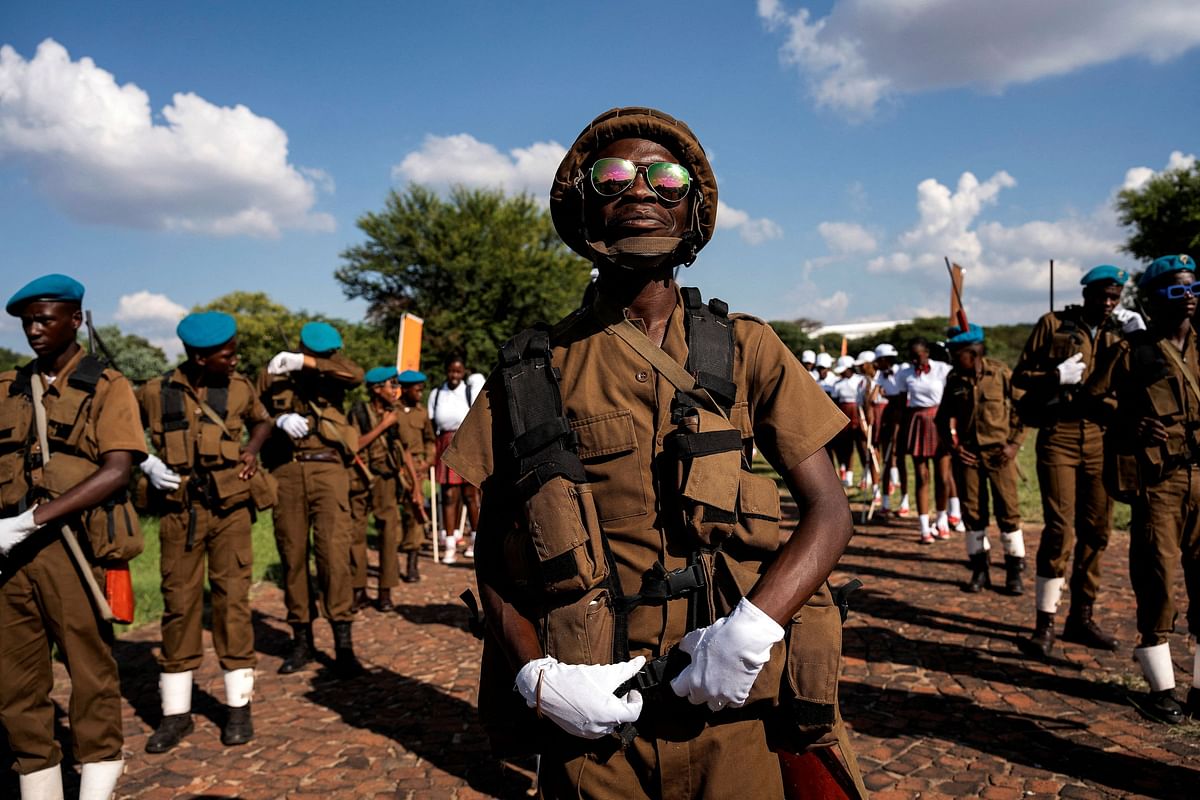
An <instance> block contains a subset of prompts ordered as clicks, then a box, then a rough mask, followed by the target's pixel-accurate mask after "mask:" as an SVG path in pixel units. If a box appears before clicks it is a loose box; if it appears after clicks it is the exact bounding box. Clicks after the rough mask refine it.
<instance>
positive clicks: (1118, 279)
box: [1013, 264, 1144, 655]
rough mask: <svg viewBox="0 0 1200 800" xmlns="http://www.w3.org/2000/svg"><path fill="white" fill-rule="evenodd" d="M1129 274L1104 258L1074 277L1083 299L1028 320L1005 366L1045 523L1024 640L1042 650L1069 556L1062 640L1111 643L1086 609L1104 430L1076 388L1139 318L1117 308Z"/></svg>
mask: <svg viewBox="0 0 1200 800" xmlns="http://www.w3.org/2000/svg"><path fill="white" fill-rule="evenodd" d="M1128 280H1129V274H1128V273H1127V272H1125V270H1123V269H1119V268H1117V267H1114V266H1111V265H1107V264H1105V265H1101V266H1098V267H1095V268H1093V269H1091V270H1089V271H1088V272H1087V274H1086V275H1084V276H1083V280H1081V281H1080V283H1081V284H1082V285H1083V305H1070V306H1067V307H1066V308H1064V309H1063V310H1061V311H1051V312H1050V313H1049V314H1046V315H1045V316H1043V317H1042V318H1041V319H1040V320H1038V322H1037V325H1035V326H1034V328H1033V333H1032V334H1030V336H1029V341H1027V342H1026V343H1025V349H1024V351H1023V352H1022V353H1021V359H1020V361H1018V362H1017V367H1016V369H1015V370H1013V385H1014V386H1016V387H1018V388H1019V389H1022V390H1024V392H1025V396H1024V397H1023V398H1022V400H1021V418H1022V421H1024V422H1025V423H1026V424H1029V425H1037V426H1038V427H1039V428H1040V430H1039V431H1038V436H1037V473H1038V483H1039V484H1040V485H1041V489H1042V517H1043V519H1045V521H1046V527H1045V528H1043V529H1042V538H1041V541H1040V542H1039V543H1038V550H1037V581H1036V587H1037V589H1036V596H1037V600H1036V602H1037V622H1036V624H1035V626H1034V632H1033V637H1032V638H1031V639H1030V644H1031V646H1032V647H1033V648H1034V650H1035V651H1036V652H1037V653H1040V654H1041V655H1049V654H1050V649H1051V647H1052V646H1053V645H1054V615H1055V613H1056V612H1057V611H1058V602H1059V599H1060V598H1061V596H1062V589H1063V584H1064V583H1065V579H1064V577H1063V576H1065V575H1066V573H1067V561H1068V560H1069V559H1070V558H1071V549H1072V545H1073V546H1074V550H1075V563H1074V565H1073V567H1072V568H1071V610H1070V613H1068V614H1067V624H1066V626H1065V627H1064V628H1063V639H1064V640H1065V641H1068V642H1076V643H1079V644H1084V645H1087V646H1088V647H1098V648H1100V649H1103V650H1115V649H1116V647H1117V640H1116V639H1115V638H1113V637H1112V636H1109V635H1108V634H1106V633H1105V632H1104V631H1102V630H1100V628H1099V626H1098V625H1096V623H1095V621H1094V619H1093V616H1092V609H1093V606H1094V605H1095V602H1096V594H1097V592H1098V591H1099V588H1100V559H1101V557H1102V556H1103V555H1104V550H1105V548H1106V547H1108V538H1109V533H1110V528H1109V525H1110V524H1111V519H1112V499H1111V498H1110V497H1109V495H1108V492H1107V491H1106V490H1105V488H1104V481H1103V480H1102V477H1101V476H1102V473H1103V471H1104V429H1103V428H1102V427H1101V426H1100V424H1099V423H1098V422H1097V421H1096V420H1095V419H1092V418H1091V417H1093V416H1094V414H1089V413H1087V409H1088V407H1089V406H1088V404H1087V403H1085V402H1083V399H1082V398H1081V396H1080V389H1081V388H1082V386H1083V382H1084V381H1085V380H1087V377H1088V376H1089V375H1091V374H1092V372H1093V371H1094V370H1095V368H1096V365H1098V364H1102V363H1104V361H1105V360H1106V359H1107V356H1108V352H1109V350H1111V349H1112V348H1113V347H1115V346H1116V344H1117V342H1119V341H1121V337H1122V335H1123V329H1128V330H1136V329H1137V328H1138V327H1144V325H1141V322H1142V319H1141V317H1140V316H1138V315H1137V314H1136V313H1134V312H1132V311H1128V312H1117V313H1114V311H1116V309H1117V308H1118V307H1119V304H1120V301H1121V290H1122V288H1123V287H1124V285H1125V282H1126V281H1128Z"/></svg>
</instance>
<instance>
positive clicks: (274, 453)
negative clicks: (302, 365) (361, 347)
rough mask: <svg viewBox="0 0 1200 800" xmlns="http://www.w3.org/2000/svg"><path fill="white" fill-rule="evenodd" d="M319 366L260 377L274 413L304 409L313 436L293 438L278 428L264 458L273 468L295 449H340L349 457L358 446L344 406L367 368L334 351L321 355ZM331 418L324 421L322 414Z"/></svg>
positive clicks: (261, 392) (260, 390) (261, 390)
mask: <svg viewBox="0 0 1200 800" xmlns="http://www.w3.org/2000/svg"><path fill="white" fill-rule="evenodd" d="M316 362H317V364H316V368H315V369H301V370H296V371H295V372H291V373H288V374H286V375H270V374H268V373H267V372H266V370H263V372H262V373H261V374H260V375H259V376H258V387H257V388H258V393H259V396H260V397H261V398H262V401H263V405H265V406H266V408H267V410H268V411H269V412H270V413H271V415H272V417H279V416H280V415H282V414H287V413H294V414H299V415H301V416H302V417H304V418H305V419H307V420H308V435H307V436H305V437H304V438H302V439H292V438H291V437H290V436H288V435H287V434H286V433H284V432H283V431H281V430H279V429H278V428H276V429H275V430H274V431H272V433H271V438H270V439H268V440H267V443H266V445H264V446H263V461H264V463H266V464H267V465H268V466H270V467H274V466H278V465H279V464H280V463H286V462H288V461H291V460H292V454H293V453H315V452H319V451H322V450H329V449H331V448H332V449H338V450H340V451H341V452H342V454H343V457H344V458H345V459H346V460H347V461H349V459H350V455H351V454H352V453H353V452H354V451H355V450H357V449H358V436H357V434H356V433H355V430H354V427H353V426H352V425H350V423H349V421H348V420H347V419H346V415H345V414H344V413H343V411H342V409H343V408H344V407H345V403H346V392H347V391H349V390H350V389H353V388H354V387H355V386H357V385H359V384H360V383H362V381H363V370H362V367H360V366H358V365H357V364H355V363H354V362H353V361H351V360H350V359H348V358H346V357H345V356H343V355H341V354H340V353H335V354H334V355H331V356H328V357H324V358H317V359H316ZM317 411H319V412H320V415H321V418H322V419H324V420H327V421H326V422H325V423H324V424H321V423H320V421H319V420H318V419H317V414H316V412H317Z"/></svg>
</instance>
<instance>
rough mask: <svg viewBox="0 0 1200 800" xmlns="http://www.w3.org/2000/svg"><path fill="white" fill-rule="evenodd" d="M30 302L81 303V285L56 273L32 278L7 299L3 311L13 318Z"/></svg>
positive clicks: (67, 276)
mask: <svg viewBox="0 0 1200 800" xmlns="http://www.w3.org/2000/svg"><path fill="white" fill-rule="evenodd" d="M30 300H59V301H63V302H67V303H82V302H83V284H82V283H80V282H79V281H77V280H75V279H74V278H72V277H70V276H69V275H59V274H58V273H57V272H56V273H52V274H50V275H43V276H42V277H40V278H34V279H33V280H31V281H30V282H29V283H27V284H25V285H24V286H22V287H21V288H20V289H18V290H17V293H16V294H14V295H13V296H12V297H10V298H8V305H6V306H5V307H4V310H5V311H7V312H8V313H9V314H12V315H13V316H14V317H15V316H18V315H19V314H20V313H21V309H22V308H23V307H24V306H25V304H26V303H28V302H29V301H30Z"/></svg>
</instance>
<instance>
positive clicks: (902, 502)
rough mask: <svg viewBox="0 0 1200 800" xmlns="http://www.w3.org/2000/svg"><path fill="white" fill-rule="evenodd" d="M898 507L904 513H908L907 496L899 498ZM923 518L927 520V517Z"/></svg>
mask: <svg viewBox="0 0 1200 800" xmlns="http://www.w3.org/2000/svg"><path fill="white" fill-rule="evenodd" d="M900 507H901V508H902V509H904V510H905V511H908V495H904V496H903V497H901V498H900ZM925 518H926V519H928V518H929V516H928V515H926V517H925Z"/></svg>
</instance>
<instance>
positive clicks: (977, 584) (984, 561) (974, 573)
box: [963, 550, 992, 594]
mask: <svg viewBox="0 0 1200 800" xmlns="http://www.w3.org/2000/svg"><path fill="white" fill-rule="evenodd" d="M970 564H971V580H970V581H968V582H967V585H966V586H964V587H963V591H964V592H971V593H972V594H974V593H975V592H980V591H983V588H984V587H985V586H986V587H987V588H989V589H990V588H992V576H991V575H990V574H988V554H987V551H986V550H985V551H983V552H982V553H976V554H975V555H973V556H971V560H970Z"/></svg>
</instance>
